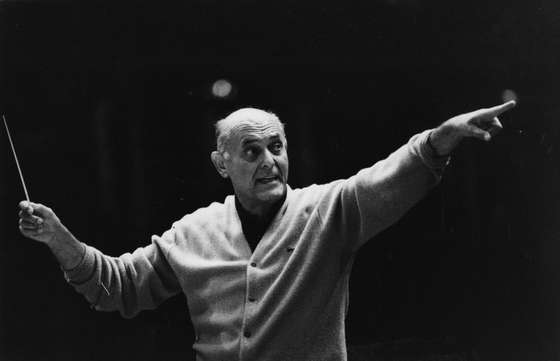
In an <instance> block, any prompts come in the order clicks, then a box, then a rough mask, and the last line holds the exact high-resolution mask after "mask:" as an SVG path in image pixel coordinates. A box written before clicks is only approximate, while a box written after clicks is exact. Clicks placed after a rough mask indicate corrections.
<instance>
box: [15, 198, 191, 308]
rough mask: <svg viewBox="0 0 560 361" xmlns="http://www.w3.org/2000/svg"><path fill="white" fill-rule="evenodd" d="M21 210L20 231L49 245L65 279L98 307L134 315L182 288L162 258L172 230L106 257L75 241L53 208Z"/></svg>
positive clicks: (32, 205) (33, 205)
mask: <svg viewBox="0 0 560 361" xmlns="http://www.w3.org/2000/svg"><path fill="white" fill-rule="evenodd" d="M20 209H21V211H20V226H19V227H20V231H21V233H22V234H23V235H24V236H26V237H28V238H31V239H34V240H36V241H39V242H41V243H44V244H46V245H47V246H48V247H49V248H50V250H51V251H52V253H53V254H54V256H55V257H56V259H57V260H58V261H59V263H60V265H61V267H62V269H63V270H64V271H65V276H66V279H67V280H68V282H69V283H70V284H72V285H73V286H74V288H75V289H76V290H77V291H78V292H80V293H81V294H83V295H84V296H85V298H86V299H87V300H88V301H89V302H90V303H91V304H92V305H93V306H95V308H96V309H97V310H102V311H112V310H118V311H120V313H121V314H122V315H123V316H124V317H132V316H134V315H135V314H136V313H138V312H139V311H140V310H143V309H151V308H155V307H156V306H157V305H158V304H160V303H161V302H163V300H165V299H167V298H169V297H171V296H172V295H173V294H175V293H177V292H178V291H179V290H180V287H179V284H178V281H177V279H176V277H175V275H174V273H173V271H172V269H171V267H170V266H169V264H168V263H167V260H166V258H165V252H166V250H167V245H168V244H171V243H172V242H173V231H172V230H171V231H168V232H166V234H164V236H163V237H161V238H159V237H154V240H153V242H152V244H150V245H149V246H147V247H144V248H138V249H137V250H136V251H135V252H133V253H132V254H130V253H125V254H123V255H122V256H120V257H109V256H106V255H104V254H103V253H101V252H100V251H98V250H96V249H95V248H93V247H90V246H87V245H85V244H84V243H82V242H80V241H78V240H77V239H76V238H75V237H74V236H73V235H72V234H71V233H70V231H68V229H67V228H66V227H65V226H64V225H63V224H62V222H60V220H59V219H58V217H57V216H56V214H55V213H54V212H53V211H52V209H50V208H48V207H45V206H44V205H41V204H38V203H28V202H21V203H20Z"/></svg>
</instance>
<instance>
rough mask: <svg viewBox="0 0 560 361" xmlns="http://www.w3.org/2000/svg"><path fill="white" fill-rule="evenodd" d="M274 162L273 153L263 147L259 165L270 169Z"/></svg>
mask: <svg viewBox="0 0 560 361" xmlns="http://www.w3.org/2000/svg"><path fill="white" fill-rule="evenodd" d="M274 163H275V162H274V155H273V154H272V153H271V152H270V151H269V150H268V149H265V151H264V152H263V159H262V162H261V167H263V168H268V169H271V168H272V167H273V166H274Z"/></svg>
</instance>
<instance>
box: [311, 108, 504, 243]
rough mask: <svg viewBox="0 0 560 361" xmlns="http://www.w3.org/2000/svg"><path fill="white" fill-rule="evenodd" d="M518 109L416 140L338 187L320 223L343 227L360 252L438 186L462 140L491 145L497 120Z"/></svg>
mask: <svg viewBox="0 0 560 361" xmlns="http://www.w3.org/2000/svg"><path fill="white" fill-rule="evenodd" d="M514 106H515V102H508V103H504V104H502V105H499V106H496V107H492V108H488V109H480V110H476V111H474V112H470V113H466V114H461V115H458V116H456V117H453V118H451V119H449V120H447V121H446V122H444V123H443V124H441V125H440V126H439V127H437V128H435V129H431V130H427V131H424V132H422V133H420V134H417V135H415V136H413V137H412V138H411V139H410V141H409V142H408V144H406V145H405V146H403V147H401V148H399V149H398V150H397V151H395V152H393V153H392V154H391V155H389V157H387V158H386V159H384V160H382V161H379V162H377V163H376V164H374V165H373V166H372V167H369V168H366V169H363V170H361V171H360V172H358V174H356V175H355V176H353V177H351V178H349V179H348V180H346V181H344V182H339V183H337V187H333V188H332V190H333V192H330V193H327V194H326V197H325V198H324V199H323V202H322V205H321V210H320V212H321V215H322V217H323V218H324V219H326V220H328V222H330V223H332V224H334V225H337V226H338V227H339V229H340V233H341V235H343V237H344V239H346V240H347V241H348V244H349V245H350V246H351V247H352V248H353V249H357V248H359V247H360V246H361V245H362V244H363V243H364V242H366V241H367V240H368V239H370V238H372V237H373V236H375V235H376V234H377V233H379V232H380V231H382V230H383V229H385V228H387V227H388V226H390V225H391V224H393V223H394V222H396V221H397V220H398V219H399V218H400V217H402V216H403V215H404V214H405V213H406V212H407V211H408V210H409V209H410V208H411V207H412V206H413V205H414V204H416V203H417V202H418V201H420V199H422V198H423V197H424V195H425V194H426V193H427V192H428V191H429V190H430V189H431V188H432V187H433V186H435V185H436V184H437V182H438V181H439V179H440V178H441V174H442V172H443V169H444V168H445V165H446V164H447V161H448V157H447V156H449V155H450V153H451V152H452V150H453V149H455V148H456V147H457V145H459V143H460V142H461V140H462V139H464V138H466V137H475V138H479V139H483V140H486V141H488V140H490V139H491V137H492V135H493V134H495V133H497V132H498V131H499V130H500V129H501V128H502V125H501V123H500V121H499V119H498V115H500V114H502V113H503V112H505V111H507V110H508V109H511V108H513V107H514ZM341 238H342V236H341Z"/></svg>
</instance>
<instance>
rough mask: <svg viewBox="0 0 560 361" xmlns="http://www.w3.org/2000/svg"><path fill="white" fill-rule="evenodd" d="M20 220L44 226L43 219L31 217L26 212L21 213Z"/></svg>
mask: <svg viewBox="0 0 560 361" xmlns="http://www.w3.org/2000/svg"><path fill="white" fill-rule="evenodd" d="M19 218H20V219H23V220H25V221H28V222H32V223H35V224H42V223H43V222H44V220H43V218H41V217H37V216H34V215H31V214H29V213H27V212H24V211H19Z"/></svg>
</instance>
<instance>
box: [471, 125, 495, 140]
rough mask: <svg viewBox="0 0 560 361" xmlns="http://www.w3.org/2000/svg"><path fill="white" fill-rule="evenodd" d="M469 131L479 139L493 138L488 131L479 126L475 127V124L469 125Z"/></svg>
mask: <svg viewBox="0 0 560 361" xmlns="http://www.w3.org/2000/svg"><path fill="white" fill-rule="evenodd" d="M469 133H470V134H469V135H470V136H471V137H473V138H477V139H480V140H484V141H486V142H488V141H490V140H491V139H492V135H491V134H490V133H489V132H487V131H485V130H483V129H480V128H478V127H475V126H470V127H469Z"/></svg>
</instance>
